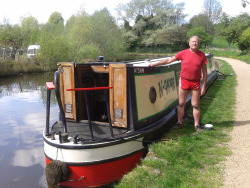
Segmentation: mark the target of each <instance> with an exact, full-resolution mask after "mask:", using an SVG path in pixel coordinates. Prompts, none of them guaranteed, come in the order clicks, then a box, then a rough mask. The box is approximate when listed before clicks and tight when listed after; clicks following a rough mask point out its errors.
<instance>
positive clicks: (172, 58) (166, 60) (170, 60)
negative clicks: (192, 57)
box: [149, 56, 177, 67]
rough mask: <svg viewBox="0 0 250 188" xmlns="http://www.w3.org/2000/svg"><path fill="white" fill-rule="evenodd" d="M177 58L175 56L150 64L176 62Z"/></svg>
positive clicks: (151, 65)
mask: <svg viewBox="0 0 250 188" xmlns="http://www.w3.org/2000/svg"><path fill="white" fill-rule="evenodd" d="M176 60H177V59H176V57H175V56H173V57H171V58H167V59H163V60H161V61H158V62H154V63H150V64H149V66H150V67H153V66H157V65H165V64H169V63H172V62H174V61H176Z"/></svg>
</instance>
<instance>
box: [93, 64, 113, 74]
mask: <svg viewBox="0 0 250 188" xmlns="http://www.w3.org/2000/svg"><path fill="white" fill-rule="evenodd" d="M91 69H92V70H93V72H97V73H109V67H108V66H106V65H104V66H100V65H99V66H97V65H92V66H91Z"/></svg>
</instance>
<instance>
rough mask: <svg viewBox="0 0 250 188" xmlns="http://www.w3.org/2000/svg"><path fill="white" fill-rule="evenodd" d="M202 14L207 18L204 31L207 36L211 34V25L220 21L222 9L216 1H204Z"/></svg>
mask: <svg viewBox="0 0 250 188" xmlns="http://www.w3.org/2000/svg"><path fill="white" fill-rule="evenodd" d="M203 8H204V11H203V14H205V15H206V16H207V18H208V22H207V23H206V30H207V32H208V33H209V34H213V25H214V24H216V23H218V22H219V21H220V17H221V14H222V7H221V4H220V2H219V1H218V0H204V4H203Z"/></svg>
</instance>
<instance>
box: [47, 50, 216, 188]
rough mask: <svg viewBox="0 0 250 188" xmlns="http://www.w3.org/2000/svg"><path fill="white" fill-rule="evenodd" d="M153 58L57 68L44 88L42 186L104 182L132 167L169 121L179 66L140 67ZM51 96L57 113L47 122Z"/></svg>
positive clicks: (211, 66)
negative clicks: (53, 95)
mask: <svg viewBox="0 0 250 188" xmlns="http://www.w3.org/2000/svg"><path fill="white" fill-rule="evenodd" d="M206 56H207V59H208V61H209V62H208V64H207V69H208V81H207V87H209V86H210V85H211V84H212V83H213V81H214V80H215V79H216V78H217V72H218V71H217V70H216V69H217V66H216V63H215V62H214V61H213V55H212V54H206ZM164 58H169V57H164ZM161 59H162V58H158V59H150V60H140V61H130V62H104V61H97V62H93V63H72V62H61V63H58V70H57V71H56V72H55V73H54V81H53V82H47V83H46V87H47V105H46V106H47V107H46V127H45V129H44V131H43V140H44V154H45V160H46V168H45V173H46V177H47V181H48V183H49V184H54V185H59V186H61V187H100V186H106V185H112V183H114V182H117V181H119V180H121V178H122V177H123V175H125V174H126V173H128V172H129V171H131V170H132V169H133V168H134V167H136V165H138V164H139V163H140V161H141V159H142V158H143V157H144V156H145V154H146V153H147V148H148V144H149V143H151V142H153V141H156V140H158V139H160V138H161V136H162V135H163V133H164V132H165V131H166V130H168V129H170V128H171V126H172V125H173V124H174V123H175V122H176V121H177V115H176V108H177V104H178V91H177V89H178V80H179V73H180V67H181V62H180V61H176V62H173V63H171V64H168V65H162V66H157V67H150V66H148V65H149V63H150V62H154V61H160V60H161ZM51 91H54V92H55V96H56V99H57V103H58V107H59V111H60V113H59V115H58V120H57V121H56V122H54V123H53V124H52V125H50V100H51ZM187 102H188V103H190V96H189V97H188V98H187Z"/></svg>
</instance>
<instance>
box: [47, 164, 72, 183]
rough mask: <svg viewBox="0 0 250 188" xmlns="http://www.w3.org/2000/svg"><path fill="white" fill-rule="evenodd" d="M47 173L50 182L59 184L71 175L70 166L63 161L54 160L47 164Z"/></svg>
mask: <svg viewBox="0 0 250 188" xmlns="http://www.w3.org/2000/svg"><path fill="white" fill-rule="evenodd" d="M45 174H46V179H47V182H48V184H50V185H57V184H58V183H60V182H62V181H65V180H67V179H68V177H69V168H68V167H67V165H66V163H64V162H62V161H58V160H56V161H52V162H50V163H48V164H47V166H46V168H45Z"/></svg>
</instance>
